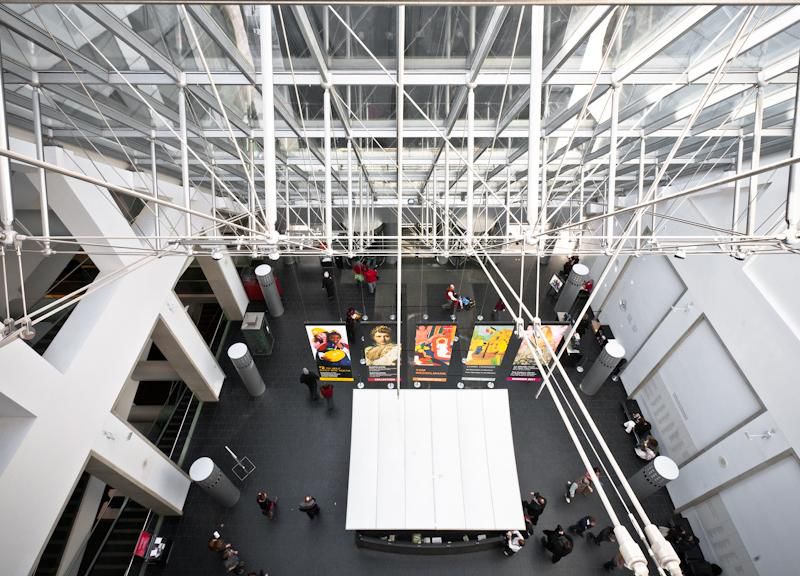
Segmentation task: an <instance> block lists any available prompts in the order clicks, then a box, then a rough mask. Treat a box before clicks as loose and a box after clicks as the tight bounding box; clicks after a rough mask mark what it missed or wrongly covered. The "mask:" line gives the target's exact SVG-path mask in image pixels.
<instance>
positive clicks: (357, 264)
mask: <svg viewBox="0 0 800 576" xmlns="http://www.w3.org/2000/svg"><path fill="white" fill-rule="evenodd" d="M353 278H354V279H355V281H356V285H357V286H361V285H362V284H363V283H364V265H363V264H362V263H361V260H358V259H356V260H355V261H354V262H353Z"/></svg>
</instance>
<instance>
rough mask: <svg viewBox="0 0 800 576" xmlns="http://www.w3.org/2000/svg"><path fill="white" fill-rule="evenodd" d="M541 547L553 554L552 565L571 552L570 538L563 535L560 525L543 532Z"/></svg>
mask: <svg viewBox="0 0 800 576" xmlns="http://www.w3.org/2000/svg"><path fill="white" fill-rule="evenodd" d="M542 546H544V547H545V548H546V549H547V550H549V551H550V552H551V553H552V554H553V564H555V563H556V562H558V561H559V560H561V559H562V558H563V557H564V556H566V555H567V554H569V553H570V552H572V538H570V537H569V536H568V535H567V534H565V533H564V529H563V528H562V527H561V524H559V525H558V526H556V527H555V529H554V530H544V536H542Z"/></svg>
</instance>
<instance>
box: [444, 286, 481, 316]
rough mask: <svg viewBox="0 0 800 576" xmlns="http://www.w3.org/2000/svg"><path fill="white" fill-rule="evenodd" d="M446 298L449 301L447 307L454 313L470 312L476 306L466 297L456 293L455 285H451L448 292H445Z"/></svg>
mask: <svg viewBox="0 0 800 576" xmlns="http://www.w3.org/2000/svg"><path fill="white" fill-rule="evenodd" d="M445 298H446V299H447V302H446V303H445V304H446V305H448V306H450V307H451V309H452V310H453V312H457V311H460V310H469V309H470V308H472V307H473V306H475V302H474V301H473V300H472V299H471V298H468V297H466V296H462V295H460V294H459V293H458V292H456V286H455V284H450V285H449V286H448V287H447V291H446V292H445Z"/></svg>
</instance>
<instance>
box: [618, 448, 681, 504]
mask: <svg viewBox="0 0 800 576" xmlns="http://www.w3.org/2000/svg"><path fill="white" fill-rule="evenodd" d="M679 473H680V471H679V470H678V465H677V464H675V462H673V461H672V459H671V458H667V457H666V456H656V457H655V458H654V459H652V460H651V461H650V462H648V463H647V464H646V465H645V466H644V467H643V468H642V469H641V470H639V471H638V472H637V473H636V474H634V475H633V476H631V477H630V478H628V483H629V484H630V485H631V488H633V491H634V492H636V495H637V496H638V497H639V499H643V498H647V497H648V496H650V495H651V494H653V493H655V492H656V491H658V489H659V488H663V487H664V486H666V485H667V484H669V483H670V482H672V481H673V480H675V479H676V478H677V477H678V474H679Z"/></svg>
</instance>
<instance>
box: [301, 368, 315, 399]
mask: <svg viewBox="0 0 800 576" xmlns="http://www.w3.org/2000/svg"><path fill="white" fill-rule="evenodd" d="M317 380H319V377H318V376H317V375H316V374H314V373H313V372H311V371H310V370H309V369H308V368H303V373H302V374H300V382H301V383H302V384H305V385H306V386H307V387H308V399H309V400H311V401H312V402H313V401H315V400H318V399H319V391H318V390H317Z"/></svg>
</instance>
